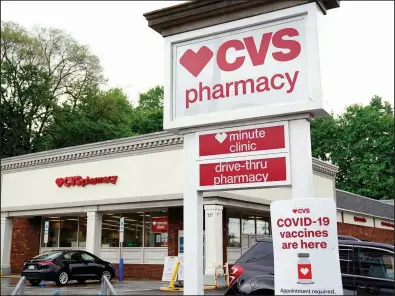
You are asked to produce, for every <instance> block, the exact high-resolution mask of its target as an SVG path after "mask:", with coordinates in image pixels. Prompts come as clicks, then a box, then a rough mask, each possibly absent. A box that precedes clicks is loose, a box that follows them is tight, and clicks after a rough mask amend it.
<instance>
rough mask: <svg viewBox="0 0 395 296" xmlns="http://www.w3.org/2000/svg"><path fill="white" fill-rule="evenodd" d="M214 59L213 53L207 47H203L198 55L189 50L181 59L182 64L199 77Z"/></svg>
mask: <svg viewBox="0 0 395 296" xmlns="http://www.w3.org/2000/svg"><path fill="white" fill-rule="evenodd" d="M212 57H213V52H212V51H211V49H210V48H208V47H207V46H202V47H201V48H200V49H199V51H198V52H197V53H195V52H194V51H193V50H192V49H188V50H187V51H186V52H185V53H184V54H183V55H182V57H181V59H180V64H181V65H182V66H183V67H184V68H185V69H187V70H188V71H189V73H191V74H192V75H193V76H195V77H197V76H198V75H199V74H200V72H202V70H203V69H204V67H206V65H207V64H208V62H209V61H210V60H211V58H212Z"/></svg>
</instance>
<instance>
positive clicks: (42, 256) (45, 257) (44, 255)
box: [33, 252, 62, 260]
mask: <svg viewBox="0 0 395 296" xmlns="http://www.w3.org/2000/svg"><path fill="white" fill-rule="evenodd" d="M60 254H62V252H46V253H42V254H40V255H37V256H36V257H33V259H34V260H51V259H54V258H56V257H58V256H59V255H60Z"/></svg>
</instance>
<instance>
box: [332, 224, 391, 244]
mask: <svg viewBox="0 0 395 296" xmlns="http://www.w3.org/2000/svg"><path fill="white" fill-rule="evenodd" d="M337 231H338V234H339V235H349V236H353V237H356V238H359V239H361V240H368V241H372V242H377V243H385V244H390V245H394V231H393V230H387V229H381V228H373V227H366V226H360V225H353V224H347V223H340V222H338V223H337Z"/></svg>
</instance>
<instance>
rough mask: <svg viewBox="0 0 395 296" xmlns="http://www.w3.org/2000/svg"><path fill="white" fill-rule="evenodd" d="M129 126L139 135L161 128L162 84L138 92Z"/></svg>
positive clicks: (157, 130)
mask: <svg viewBox="0 0 395 296" xmlns="http://www.w3.org/2000/svg"><path fill="white" fill-rule="evenodd" d="M131 128H132V131H133V132H134V133H136V134H140V135H141V134H148V133H154V132H159V131H162V130H163V86H156V87H153V88H151V89H149V90H148V91H147V92H145V93H142V94H140V96H139V101H138V105H137V107H136V108H135V109H134V112H133V122H132V125H131Z"/></svg>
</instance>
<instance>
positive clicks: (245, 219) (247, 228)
mask: <svg viewBox="0 0 395 296" xmlns="http://www.w3.org/2000/svg"><path fill="white" fill-rule="evenodd" d="M241 231H242V234H255V216H251V215H245V214H243V215H242V221H241Z"/></svg>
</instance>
